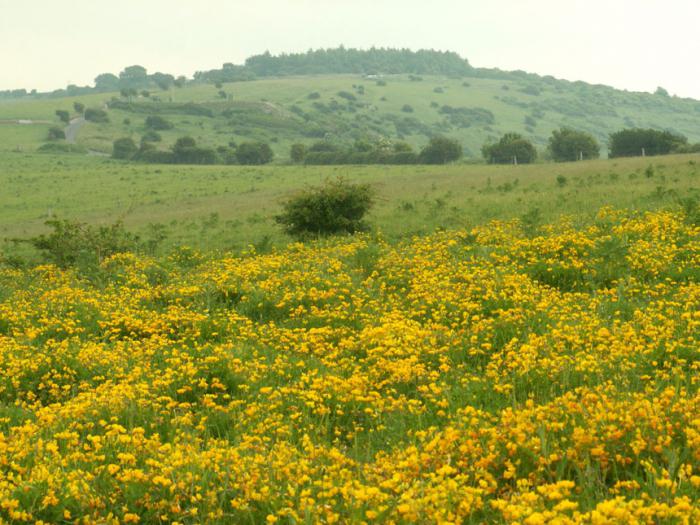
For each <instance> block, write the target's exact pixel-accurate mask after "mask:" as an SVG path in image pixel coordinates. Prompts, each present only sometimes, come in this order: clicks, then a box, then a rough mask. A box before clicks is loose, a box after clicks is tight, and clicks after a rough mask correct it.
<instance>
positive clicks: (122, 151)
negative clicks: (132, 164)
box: [112, 137, 139, 160]
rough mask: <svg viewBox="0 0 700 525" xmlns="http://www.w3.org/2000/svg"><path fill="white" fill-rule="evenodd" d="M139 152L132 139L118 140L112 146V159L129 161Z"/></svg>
mask: <svg viewBox="0 0 700 525" xmlns="http://www.w3.org/2000/svg"><path fill="white" fill-rule="evenodd" d="M138 150H139V149H138V148H137V147H136V144H135V143H134V141H133V139H131V138H130V137H124V138H121V139H117V140H115V141H114V144H113V146H112V158H115V159H123V160H129V159H131V158H133V157H134V155H136V152H137V151H138Z"/></svg>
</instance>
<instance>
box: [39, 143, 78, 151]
mask: <svg viewBox="0 0 700 525" xmlns="http://www.w3.org/2000/svg"><path fill="white" fill-rule="evenodd" d="M37 151H39V152H40V153H52V154H55V153H80V154H83V153H87V150H86V149H85V147H83V146H80V145H78V144H68V143H66V142H48V143H46V144H43V145H41V146H40V147H39V149H38V150H37Z"/></svg>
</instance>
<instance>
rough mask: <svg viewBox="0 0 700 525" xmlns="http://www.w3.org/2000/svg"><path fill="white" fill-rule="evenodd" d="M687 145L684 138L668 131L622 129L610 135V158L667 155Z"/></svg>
mask: <svg viewBox="0 0 700 525" xmlns="http://www.w3.org/2000/svg"><path fill="white" fill-rule="evenodd" d="M687 144H688V139H687V138H686V137H684V136H683V135H679V134H676V133H672V132H670V131H659V130H656V129H641V128H630V129H623V130H620V131H618V132H616V133H613V134H612V135H610V142H609V149H610V158H614V157H639V156H643V155H650V156H653V155H667V154H669V153H671V152H673V151H676V150H678V149H681V148H683V147H684V146H685V145H687Z"/></svg>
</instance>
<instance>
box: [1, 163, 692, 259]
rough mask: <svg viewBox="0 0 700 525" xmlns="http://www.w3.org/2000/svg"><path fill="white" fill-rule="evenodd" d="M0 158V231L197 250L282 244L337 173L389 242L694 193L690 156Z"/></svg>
mask: <svg viewBox="0 0 700 525" xmlns="http://www.w3.org/2000/svg"><path fill="white" fill-rule="evenodd" d="M0 163H1V165H2V171H1V172H0V185H1V186H2V188H3V191H2V193H0V236H1V237H2V238H5V239H7V238H17V237H27V236H32V235H36V234H37V233H40V232H42V231H44V222H45V221H46V220H47V219H48V218H49V216H51V217H58V218H65V219H75V220H80V221H85V222H89V223H94V224H108V223H111V222H114V221H117V220H123V221H124V222H125V224H126V226H127V227H128V228H129V229H132V230H134V231H144V230H145V229H146V228H147V227H148V225H149V224H156V223H157V224H163V225H165V226H166V228H167V231H168V233H169V243H170V244H187V245H190V246H193V247H196V248H201V249H233V250H240V249H242V248H245V247H246V246H247V245H248V244H251V243H253V244H255V243H264V244H269V243H271V244H273V245H278V246H279V245H283V244H285V243H287V242H289V241H290V239H289V238H287V237H285V236H283V235H282V234H281V233H280V230H279V228H278V227H277V225H276V224H275V222H274V215H275V214H276V213H277V212H278V211H279V209H280V204H281V202H282V201H283V200H284V199H285V198H286V197H288V196H289V195H291V194H293V193H294V191H295V190H298V189H300V188H303V187H305V186H308V185H314V184H318V183H320V182H322V181H323V180H324V179H325V178H327V177H335V176H343V177H346V178H348V179H349V180H352V181H358V182H367V183H370V184H372V185H373V186H374V187H375V189H376V190H377V203H376V206H375V208H374V209H373V211H372V213H371V215H370V217H369V222H370V224H371V226H372V228H373V229H374V230H376V231H381V232H382V233H383V234H384V235H385V236H386V237H387V238H388V239H399V238H402V237H406V236H410V235H413V234H424V233H430V232H433V231H435V230H436V229H438V228H452V229H454V228H463V227H467V226H470V225H475V224H483V223H484V222H487V221H489V220H491V219H512V218H520V217H523V216H526V215H528V216H529V217H530V219H531V220H535V221H547V220H553V219H555V218H557V217H558V216H559V215H561V214H567V215H571V216H573V217H574V218H576V219H577V220H582V221H585V220H589V219H590V218H591V217H592V216H593V215H594V214H595V213H596V212H597V210H598V209H599V208H600V207H602V206H607V205H611V206H615V207H618V208H628V209H634V210H653V209H658V208H664V207H674V206H677V202H678V199H679V198H682V197H692V196H698V193H699V192H700V166H699V165H698V164H699V163H700V156H698V155H681V156H668V157H657V158H647V159H642V158H637V159H619V160H614V161H608V160H601V161H589V162H579V163H570V164H538V165H530V166H484V165H473V166H471V165H452V166H364V167H363V166H354V167H295V166H270V167H243V166H157V165H142V164H127V163H122V162H118V161H113V160H110V159H104V158H99V157H89V156H76V155H60V156H51V155H42V154H21V153H2V154H0ZM535 210H537V211H535ZM6 248H7V246H6Z"/></svg>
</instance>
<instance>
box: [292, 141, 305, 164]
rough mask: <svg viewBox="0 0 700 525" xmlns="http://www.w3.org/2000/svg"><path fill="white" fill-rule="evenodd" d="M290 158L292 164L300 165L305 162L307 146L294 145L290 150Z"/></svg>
mask: <svg viewBox="0 0 700 525" xmlns="http://www.w3.org/2000/svg"><path fill="white" fill-rule="evenodd" d="M289 157H290V158H291V159H292V162H294V163H296V164H299V163H301V162H304V157H306V146H305V145H304V144H292V147H291V148H290V150H289Z"/></svg>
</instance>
